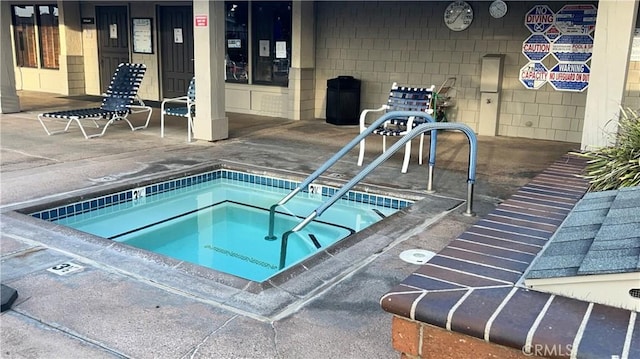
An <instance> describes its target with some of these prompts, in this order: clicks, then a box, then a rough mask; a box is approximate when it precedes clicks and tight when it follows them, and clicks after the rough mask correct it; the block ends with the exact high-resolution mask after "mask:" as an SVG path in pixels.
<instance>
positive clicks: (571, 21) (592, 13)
mask: <svg viewBox="0 0 640 359" xmlns="http://www.w3.org/2000/svg"><path fill="white" fill-rule="evenodd" d="M597 14H598V10H597V9H596V7H595V6H594V5H592V4H588V5H582V4H578V5H565V6H563V7H562V9H560V10H559V11H558V12H557V13H556V26H557V27H558V29H560V32H561V33H563V34H566V35H569V34H574V35H588V34H590V33H592V32H593V30H595V28H596V16H597Z"/></svg>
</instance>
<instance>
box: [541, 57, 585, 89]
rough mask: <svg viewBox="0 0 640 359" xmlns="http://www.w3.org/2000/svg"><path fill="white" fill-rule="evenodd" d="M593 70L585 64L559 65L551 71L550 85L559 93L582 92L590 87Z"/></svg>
mask: <svg viewBox="0 0 640 359" xmlns="http://www.w3.org/2000/svg"><path fill="white" fill-rule="evenodd" d="M590 74H591V69H589V66H587V65H586V64H584V63H562V62H561V63H559V64H557V65H556V66H555V67H553V68H552V69H551V70H549V77H548V80H549V83H550V84H551V86H552V87H553V88H554V89H556V90H558V91H572V92H582V91H584V89H586V88H587V87H588V86H589V76H590Z"/></svg>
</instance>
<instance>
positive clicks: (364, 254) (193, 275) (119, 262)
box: [0, 161, 462, 321]
mask: <svg viewBox="0 0 640 359" xmlns="http://www.w3.org/2000/svg"><path fill="white" fill-rule="evenodd" d="M250 167H251V166H247V167H244V166H237V165H228V164H226V163H224V161H220V162H218V163H216V164H208V165H202V166H195V167H191V168H189V169H187V170H184V169H183V170H179V171H175V172H169V173H164V174H163V175H162V176H157V175H156V176H153V177H151V178H134V179H129V180H123V181H121V182H126V183H112V184H105V185H100V186H97V188H89V189H84V190H82V191H77V192H75V193H74V194H73V195H69V194H66V195H62V196H59V197H60V198H54V199H51V198H48V199H42V200H36V201H32V202H33V203H30V204H29V205H23V206H20V208H14V209H11V210H9V209H5V210H3V211H2V213H0V217H1V219H2V220H1V221H0V226H1V228H2V231H3V233H4V234H5V235H6V236H8V237H12V236H13V237H14V238H16V239H20V240H24V241H25V242H27V243H31V245H32V246H33V248H45V249H52V250H55V251H59V252H62V253H64V254H65V255H68V256H69V257H70V258H71V260H72V261H76V262H79V263H78V264H80V265H82V263H86V264H88V265H93V266H98V267H104V268H108V269H109V270H112V271H116V272H119V273H121V274H124V275H127V276H129V277H133V278H136V279H138V280H141V281H145V282H148V283H152V285H156V286H160V287H163V288H168V289H171V290H177V291H180V292H184V293H188V294H189V295H191V296H194V297H197V298H201V299H202V300H205V301H208V302H210V303H211V304H214V305H217V306H220V307H223V308H226V309H229V310H231V311H234V312H238V313H241V314H243V315H246V316H249V317H253V318H255V319H258V320H262V321H272V320H273V319H274V318H277V317H280V316H285V315H287V313H289V308H295V307H297V306H296V305H297V304H298V303H301V302H304V301H306V300H309V298H311V297H313V296H315V295H317V294H319V293H322V291H324V290H327V289H329V288H330V287H331V285H332V284H333V283H335V282H336V281H339V280H340V279H341V278H344V277H346V276H348V275H349V274H350V273H352V272H353V271H354V270H357V269H359V268H361V267H362V266H363V265H366V263H368V262H369V261H370V258H372V257H375V256H376V255H377V254H378V253H379V252H380V251H381V250H383V249H384V248H389V247H390V246H391V245H392V243H394V242H397V241H399V240H402V239H406V237H407V236H409V234H410V233H411V231H412V230H413V227H414V226H418V227H419V226H424V225H425V214H427V216H426V217H429V215H428V214H432V216H431V217H433V216H435V215H437V214H439V213H440V212H442V211H448V210H450V209H451V208H455V207H457V206H459V205H461V204H462V200H457V199H449V198H444V197H442V198H439V199H438V197H435V196H431V195H428V194H426V193H425V194H424V195H423V197H424V198H425V199H423V200H419V201H417V202H414V204H413V205H412V206H411V207H408V208H405V209H402V210H399V211H398V212H396V213H394V214H393V215H391V216H389V217H388V218H389V219H392V220H393V221H399V222H402V223H403V227H404V228H403V230H404V234H403V233H402V232H400V233H399V232H398V231H396V228H394V227H393V226H391V227H390V226H388V225H386V224H385V223H384V221H381V222H378V223H376V224H373V225H372V226H370V227H368V228H365V229H364V230H363V231H360V232H358V233H356V234H354V235H352V236H349V237H347V238H345V239H344V240H342V241H340V242H339V243H337V244H336V245H333V246H331V247H328V248H327V249H325V250H323V251H322V252H321V253H320V254H319V255H316V256H313V257H311V258H308V259H307V260H305V261H303V262H301V263H299V264H297V265H295V266H293V267H292V268H290V269H288V270H285V271H283V272H281V273H279V274H277V275H276V276H274V277H272V278H270V279H269V280H267V281H265V282H262V283H258V282H254V281H250V280H246V279H242V278H239V277H236V276H233V275H230V274H226V273H222V272H218V271H215V270H212V269H208V268H204V267H201V266H198V265H195V264H191V263H187V262H183V261H179V260H175V259H171V258H168V257H165V256H163V255H159V254H154V253H151V252H147V251H144V250H140V249H137V248H133V247H130V246H128V245H124V244H121V243H118V242H115V241H111V240H108V239H104V238H101V237H97V236H94V235H90V234H87V233H84V232H81V231H78V230H75V229H72V228H69V227H65V226H62V225H58V224H56V223H52V222H48V221H45V220H40V219H37V218H33V217H31V216H29V215H27V214H24V213H31V212H34V211H37V210H38V209H44V207H48V208H51V207H53V206H54V205H62V204H68V203H74V202H76V201H77V200H78V199H82V198H85V199H86V198H89V197H95V196H97V195H107V194H109V193H113V192H117V191H118V190H124V189H131V188H135V187H140V186H143V185H146V184H149V183H156V182H159V181H164V180H168V179H175V178H181V177H184V176H185V175H189V174H193V173H200V172H206V171H211V170H217V169H221V168H224V169H229V170H240V171H247V172H251V171H256V169H251V168H250ZM257 172H258V173H260V174H261V175H274V176H278V177H282V176H283V175H284V173H281V172H279V171H277V170H273V172H271V173H265V172H264V169H259V170H257ZM291 177H292V180H296V181H299V180H300V178H299V177H297V176H294V175H292V176H291ZM293 177H295V178H293ZM319 182H320V183H322V184H326V185H328V186H335V184H336V183H338V184H339V183H342V182H343V181H341V180H336V179H330V180H329V181H325V180H323V179H321V180H320V181H319ZM344 182H346V181H344ZM366 187H367V188H368V190H369V191H371V190H372V189H374V188H375V187H376V186H374V185H366ZM355 189H356V190H357V188H355ZM399 192H401V191H399ZM412 192H413V193H414V194H415V196H416V198H417V196H419V193H417V192H416V191H412ZM381 194H382V193H381ZM394 196H395V197H397V194H396V195H394ZM403 198H406V197H404V196H403ZM428 199H429V200H430V201H435V202H437V203H440V205H438V206H436V207H435V208H431V207H432V205H431V204H430V205H426V204H424V203H423V204H421V203H420V202H424V201H426V200H428ZM411 200H414V199H411ZM338 254H340V255H338ZM311 268H313V270H312V271H311V270H309V269H311Z"/></svg>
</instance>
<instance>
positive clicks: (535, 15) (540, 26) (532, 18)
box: [524, 5, 555, 34]
mask: <svg viewBox="0 0 640 359" xmlns="http://www.w3.org/2000/svg"><path fill="white" fill-rule="evenodd" d="M554 19H555V16H554V14H553V10H551V8H550V7H548V6H547V5H536V6H534V7H533V8H532V9H531V10H529V12H527V13H526V14H525V15H524V25H525V26H526V27H527V28H528V29H529V31H531V32H532V33H534V34H538V33H544V32H545V31H547V29H548V28H550V27H551V25H553V21H554Z"/></svg>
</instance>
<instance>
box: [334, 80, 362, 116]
mask: <svg viewBox="0 0 640 359" xmlns="http://www.w3.org/2000/svg"><path fill="white" fill-rule="evenodd" d="M326 116H327V123H331V124H334V125H357V124H358V120H359V117H360V80H357V79H354V78H353V76H338V77H337V78H334V79H329V80H327V114H326Z"/></svg>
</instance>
